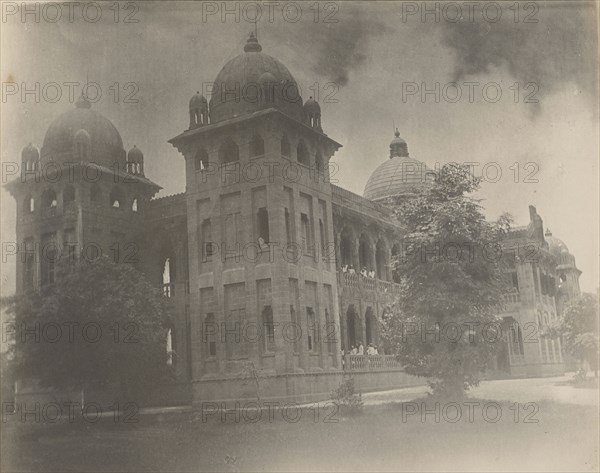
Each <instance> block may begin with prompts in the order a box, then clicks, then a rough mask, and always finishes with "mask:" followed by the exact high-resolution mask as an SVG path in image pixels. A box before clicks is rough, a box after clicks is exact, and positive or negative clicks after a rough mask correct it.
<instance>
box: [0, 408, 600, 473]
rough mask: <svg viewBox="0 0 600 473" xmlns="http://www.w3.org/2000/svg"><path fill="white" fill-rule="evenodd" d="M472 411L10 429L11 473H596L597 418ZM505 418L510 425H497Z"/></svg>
mask: <svg viewBox="0 0 600 473" xmlns="http://www.w3.org/2000/svg"><path fill="white" fill-rule="evenodd" d="M469 401H472V402H478V403H479V405H480V407H479V408H478V407H474V408H473V420H472V421H471V420H470V419H469V416H468V412H467V408H466V406H463V407H464V411H463V415H462V417H461V418H460V419H458V420H457V421H456V422H450V421H449V420H454V419H455V418H456V415H457V414H456V413H457V411H456V409H455V408H454V407H453V406H446V407H445V406H443V405H440V406H439V412H440V414H439V419H438V420H437V421H436V419H435V415H434V414H433V413H431V412H430V413H429V414H425V415H424V417H423V413H422V410H421V408H422V407H423V406H425V407H427V408H428V409H429V410H430V411H431V410H432V409H434V410H435V405H434V404H432V400H431V399H419V400H416V401H413V402H412V403H406V402H403V403H389V404H384V405H380V406H366V407H364V408H363V409H362V411H361V413H360V414H358V415H353V416H342V415H340V414H335V415H333V412H334V410H333V407H331V406H330V407H328V408H325V409H323V408H322V409H319V410H317V409H315V408H307V409H304V410H302V411H301V412H302V415H301V417H300V418H299V420H298V421H297V422H291V421H290V420H291V418H292V414H294V411H291V410H290V411H289V412H288V420H287V421H286V420H285V419H284V417H283V414H282V413H278V412H275V413H274V415H273V418H272V419H271V420H269V417H268V415H266V412H265V413H264V414H263V416H262V417H261V419H260V420H258V421H257V422H249V421H244V419H243V417H241V414H240V419H239V422H237V421H236V419H235V418H234V416H233V415H231V414H230V415H228V416H226V417H225V419H221V418H220V415H210V416H208V417H206V416H205V418H204V419H203V417H202V414H201V413H200V412H198V411H196V412H192V413H190V412H187V413H170V414H167V415H152V416H140V417H139V422H138V423H135V424H124V423H115V422H113V420H112V419H110V418H108V419H102V420H101V421H99V422H98V423H96V424H91V423H86V422H83V421H79V422H76V423H73V424H53V425H48V424H46V425H31V424H16V423H14V422H13V423H8V424H4V425H3V427H4V428H3V433H2V443H3V445H2V471H77V472H88V471H105V472H108V471H111V472H112V471H138V472H139V471H345V472H350V471H435V470H445V471H511V470H512V471H528V470H529V471H548V472H549V471H595V470H596V471H597V468H598V447H597V446H598V438H597V419H598V410H597V408H589V407H585V406H575V405H568V404H559V403H556V402H552V401H544V402H541V403H539V404H536V405H535V406H533V407H532V406H528V407H527V408H525V406H524V405H518V406H517V407H515V405H512V404H510V403H507V402H503V403H494V404H496V407H488V410H489V412H488V413H487V414H488V416H487V420H486V418H485V417H484V415H483V411H482V407H483V406H485V405H486V403H488V404H487V405H489V403H490V402H491V401H486V400H482V399H469ZM424 402H426V403H428V404H427V405H425V404H423V403H424ZM498 407H499V408H500V409H501V411H502V416H501V418H500V419H498V420H497V421H496V422H492V421H491V419H492V418H493V417H494V416H495V415H494V410H497V408H498ZM415 408H416V411H415V412H414V413H411V414H410V412H413V410H414V409H415ZM517 408H518V411H519V414H520V415H519V418H518V421H517V420H516V418H515V411H516V410H517ZM442 409H445V414H444V413H443V412H442ZM453 409H454V410H453ZM534 411H535V412H534ZM297 412H298V411H296V414H297ZM252 413H254V414H255V413H256V412H255V411H253V412H250V413H249V414H252ZM317 414H318V416H317ZM526 414H529V418H528V419H527V420H529V421H530V422H525V420H526V418H525V415H526ZM327 416H329V417H327ZM248 417H250V415H248ZM326 420H328V421H326ZM534 420H537V422H531V421H534Z"/></svg>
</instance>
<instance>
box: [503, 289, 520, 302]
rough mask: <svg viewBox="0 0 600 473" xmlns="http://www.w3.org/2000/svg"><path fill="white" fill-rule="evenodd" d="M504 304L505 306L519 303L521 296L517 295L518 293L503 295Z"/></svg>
mask: <svg viewBox="0 0 600 473" xmlns="http://www.w3.org/2000/svg"><path fill="white" fill-rule="evenodd" d="M504 303H505V304H519V303H521V294H519V293H518V292H511V293H509V294H504Z"/></svg>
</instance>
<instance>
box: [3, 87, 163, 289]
mask: <svg viewBox="0 0 600 473" xmlns="http://www.w3.org/2000/svg"><path fill="white" fill-rule="evenodd" d="M21 163H22V170H21V176H20V178H18V179H16V180H14V181H12V182H10V183H8V184H7V186H6V187H7V189H8V190H9V192H11V194H12V195H13V196H14V198H15V199H16V201H17V227H16V233H17V241H18V243H19V245H20V249H21V252H20V253H21V257H20V258H19V261H18V264H17V292H23V291H28V290H38V289H39V288H41V287H43V286H45V285H48V284H52V283H53V282H54V278H55V267H56V264H57V262H58V261H59V260H60V259H61V258H70V259H74V258H78V257H84V258H87V259H93V258H95V257H96V256H98V255H101V254H104V255H108V256H110V257H111V258H113V259H115V260H119V261H125V262H130V263H136V257H138V256H139V255H138V254H137V250H138V248H137V244H136V241H135V238H136V235H137V234H138V233H139V232H140V231H141V227H142V226H143V225H142V223H143V213H144V210H145V203H146V202H147V201H148V200H149V199H150V198H151V197H152V196H153V195H154V194H155V193H156V192H157V191H158V190H159V189H160V187H159V186H158V185H156V184H154V183H153V182H151V181H149V180H148V179H146V178H145V177H144V167H143V155H142V153H141V152H140V151H139V150H138V149H137V148H134V150H132V151H131V152H130V153H129V155H128V156H126V154H125V150H124V149H123V142H122V139H121V136H120V134H119V132H118V131H117V129H116V128H115V126H114V125H113V124H112V123H111V122H110V121H109V120H108V119H107V118H105V117H104V116H102V115H101V114H100V113H98V112H96V111H95V110H92V106H91V103H90V102H89V101H87V100H86V99H85V97H83V96H81V97H79V99H78V100H77V102H76V106H75V108H74V109H72V110H69V111H67V112H65V113H63V114H62V115H60V116H59V117H58V118H56V119H55V120H54V121H53V122H52V124H51V125H50V126H49V127H48V130H47V132H46V135H45V137H44V143H43V146H42V149H41V153H40V152H38V151H37V148H35V147H34V146H33V145H31V144H29V145H28V146H26V147H25V148H24V149H23V152H22V156H21Z"/></svg>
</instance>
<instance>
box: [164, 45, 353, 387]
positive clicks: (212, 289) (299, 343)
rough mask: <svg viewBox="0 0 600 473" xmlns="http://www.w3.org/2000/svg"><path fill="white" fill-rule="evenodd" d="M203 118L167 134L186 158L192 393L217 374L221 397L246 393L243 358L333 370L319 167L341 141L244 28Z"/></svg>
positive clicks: (284, 369)
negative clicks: (226, 386) (223, 386)
mask: <svg viewBox="0 0 600 473" xmlns="http://www.w3.org/2000/svg"><path fill="white" fill-rule="evenodd" d="M307 111H308V113H307ZM208 115H209V117H210V123H209V124H206V125H203V126H201V127H196V128H194V129H190V130H187V131H185V132H183V133H182V134H180V135H179V136H177V137H175V138H173V139H171V140H170V143H172V144H173V146H175V147H176V148H177V149H178V150H179V151H180V152H181V153H182V154H183V156H184V158H185V161H186V186H187V187H186V195H187V214H188V216H187V218H188V236H189V238H188V241H189V255H190V288H191V297H192V300H191V303H192V306H193V307H194V308H193V309H192V312H193V313H195V314H196V316H195V317H194V318H193V319H192V333H193V342H192V347H193V348H192V351H193V353H192V360H193V380H194V386H195V393H196V395H197V397H198V398H200V399H207V396H208V397H212V398H215V397H216V396H217V394H216V393H217V392H218V391H217V385H218V383H217V381H216V379H217V378H224V379H225V380H228V379H231V380H232V381H231V386H232V388H231V390H228V391H226V392H227V395H228V397H238V398H241V397H246V396H250V397H252V395H251V394H249V393H244V392H239V391H236V392H233V391H232V390H237V389H238V388H237V387H234V386H237V385H239V381H237V382H234V381H233V379H234V378H235V377H239V375H240V373H242V372H243V371H244V369H245V367H246V366H248V365H253V366H254V367H255V368H257V369H260V370H262V372H263V373H265V374H267V375H273V376H275V377H277V375H281V374H289V373H297V374H301V373H308V372H323V371H329V370H339V369H340V368H341V363H340V354H339V350H340V349H339V316H338V307H337V303H336V301H337V285H336V269H335V256H334V255H335V251H334V244H333V225H332V207H331V185H330V183H329V175H328V168H329V166H328V162H329V159H330V158H331V157H332V156H333V154H334V153H335V152H336V150H337V149H338V148H340V146H341V145H340V144H339V143H337V142H335V141H334V140H332V139H331V138H329V137H328V136H327V135H326V134H325V133H323V131H322V128H321V126H322V125H321V113H320V108H319V106H318V104H317V103H316V102H314V101H312V102H311V103H309V107H308V109H306V108H304V107H303V103H302V97H301V96H300V94H299V92H298V86H297V83H296V82H295V80H294V78H293V77H292V75H291V73H290V72H289V70H288V69H287V68H286V67H285V66H284V65H283V64H282V63H281V62H280V61H278V60H277V59H275V58H273V57H271V56H269V55H267V54H265V53H263V52H262V47H261V45H260V44H259V43H258V41H257V39H256V37H255V36H254V35H253V34H251V35H250V37H249V39H248V41H247V43H246V45H245V47H244V52H243V53H242V54H240V55H239V56H237V57H235V58H233V59H232V60H231V61H229V62H228V63H227V64H225V66H224V67H223V68H222V69H221V71H220V72H219V74H218V75H217V78H216V79H215V83H214V86H213V93H212V97H211V99H210V104H209V110H208ZM328 333H329V334H330V336H329V337H328V336H327V335H328ZM336 335H338V336H336ZM239 389H241V388H239ZM273 389H274V392H273V393H272V395H273V396H282V397H285V396H288V395H290V394H289V392H288V391H286V390H289V386H288V387H287V388H286V387H285V386H284V385H279V384H277V383H275V384H273Z"/></svg>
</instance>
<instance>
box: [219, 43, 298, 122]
mask: <svg viewBox="0 0 600 473" xmlns="http://www.w3.org/2000/svg"><path fill="white" fill-rule="evenodd" d="M261 51H262V47H261V45H260V44H259V43H258V40H257V39H256V37H255V36H254V33H251V34H250V37H249V38H248V41H247V42H246V45H245V46H244V52H243V53H242V54H240V55H239V56H236V57H234V58H233V59H231V60H230V61H229V62H227V64H225V65H224V66H223V68H222V69H221V71H220V72H219V73H218V74H217V78H216V79H215V81H214V84H213V92H212V95H211V99H210V122H211V123H217V122H220V121H222V120H228V119H230V118H234V117H238V116H242V115H246V114H248V113H252V112H255V111H258V110H260V109H263V108H264V107H265V103H266V104H267V105H268V106H269V107H273V108H277V109H278V110H280V111H281V112H283V113H285V114H286V115H288V116H290V117H292V118H295V119H296V120H298V121H302V120H303V117H304V111H303V109H302V97H300V92H299V89H298V84H297V83H296V81H295V80H294V77H293V76H292V74H291V73H290V71H289V70H288V68H287V67H285V66H284V65H283V64H282V63H281V62H280V61H279V60H277V59H275V58H274V57H272V56H269V55H268V54H264V53H263V52H261ZM266 83H271V84H272V85H270V86H269V87H268V89H269V94H268V95H269V97H264V90H263V89H264V88H265V87H264V85H265V84H266Z"/></svg>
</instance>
